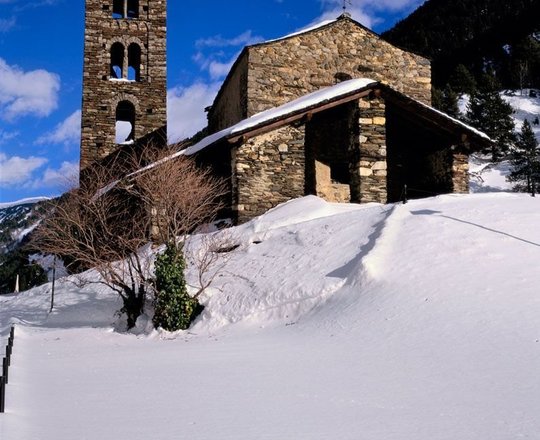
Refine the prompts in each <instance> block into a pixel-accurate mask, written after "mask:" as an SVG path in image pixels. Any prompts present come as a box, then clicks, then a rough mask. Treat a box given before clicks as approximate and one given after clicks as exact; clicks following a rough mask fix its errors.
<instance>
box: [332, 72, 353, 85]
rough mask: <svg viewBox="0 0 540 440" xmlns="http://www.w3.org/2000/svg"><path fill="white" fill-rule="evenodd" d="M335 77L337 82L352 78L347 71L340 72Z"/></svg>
mask: <svg viewBox="0 0 540 440" xmlns="http://www.w3.org/2000/svg"><path fill="white" fill-rule="evenodd" d="M334 79H335V80H336V84H337V83H340V82H343V81H349V80H350V79H352V76H351V75H349V74H348V73H345V72H338V73H336V74H335V75H334Z"/></svg>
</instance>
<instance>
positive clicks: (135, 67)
mask: <svg viewBox="0 0 540 440" xmlns="http://www.w3.org/2000/svg"><path fill="white" fill-rule="evenodd" d="M128 79H129V80H130V81H140V80H141V47H140V46H139V45H138V44H136V43H131V44H130V45H129V47H128Z"/></svg>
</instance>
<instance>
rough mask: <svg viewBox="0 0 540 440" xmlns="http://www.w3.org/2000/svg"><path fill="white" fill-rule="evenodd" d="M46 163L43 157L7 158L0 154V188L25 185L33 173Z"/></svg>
mask: <svg viewBox="0 0 540 440" xmlns="http://www.w3.org/2000/svg"><path fill="white" fill-rule="evenodd" d="M46 163H47V159H45V158H43V157H34V156H31V157H27V158H23V157H19V156H11V157H8V156H7V155H6V154H4V153H1V152H0V187H9V186H14V185H20V184H25V183H27V182H28V181H29V180H30V178H31V176H32V173H33V172H34V171H36V170H37V169H39V168H41V167H42V166H43V165H45V164H46Z"/></svg>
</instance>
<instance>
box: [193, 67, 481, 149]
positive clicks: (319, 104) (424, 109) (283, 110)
mask: <svg viewBox="0 0 540 440" xmlns="http://www.w3.org/2000/svg"><path fill="white" fill-rule="evenodd" d="M376 88H379V89H381V90H382V93H383V94H384V95H385V98H386V99H389V100H391V101H392V102H396V103H397V104H398V105H399V107H400V108H402V109H403V110H405V111H408V112H409V113H411V112H412V113H414V114H416V115H418V117H421V118H423V119H426V120H429V121H431V122H432V123H434V124H436V125H437V126H439V127H445V128H446V130H447V131H460V132H463V133H464V134H467V135H469V136H471V137H472V138H475V139H477V140H478V141H480V142H481V143H489V142H491V139H490V138H489V136H488V135H486V134H485V133H483V132H481V131H480V130H477V129H475V128H474V127H471V126H470V125H468V124H465V123H464V122H462V121H460V120H458V119H455V118H452V117H451V116H449V115H447V114H445V113H443V112H441V111H439V110H437V109H435V108H433V107H430V106H428V105H426V104H423V103H422V102H420V101H418V100H416V99H413V98H410V97H408V96H406V95H404V94H402V93H400V92H397V91H396V90H394V89H392V88H391V87H390V86H387V85H384V84H381V83H379V82H378V81H375V80H372V79H369V78H359V79H351V80H349V81H344V82H341V83H339V84H336V85H334V86H331V87H326V88H324V89H321V90H317V91H316V92H313V93H309V94H308V95H305V96H302V97H301V98H298V99H295V100H294V101H291V102H288V103H286V104H283V105H281V106H279V107H275V108H272V109H270V110H266V111H263V112H261V113H258V114H256V115H253V116H252V117H250V118H248V119H244V120H243V121H240V122H239V123H237V124H235V125H233V126H231V127H228V128H226V129H224V130H221V131H219V132H217V133H214V134H211V135H210V136H207V137H205V138H204V139H202V140H200V141H199V142H197V143H196V144H194V145H192V146H191V147H188V148H186V149H185V150H183V151H182V153H183V154H185V155H188V156H189V155H192V154H195V153H198V152H199V151H201V150H203V149H205V148H207V147H209V146H211V145H214V144H216V143H217V142H219V141H221V140H223V139H227V140H229V141H230V142H231V143H234V142H235V141H237V140H239V139H240V138H242V137H244V138H248V137H252V136H256V135H257V134H260V133H263V132H268V131H271V130H272V129H274V128H277V127H278V126H282V125H286V124H288V123H291V122H293V121H295V120H299V119H301V118H302V117H303V116H305V115H306V114H308V113H318V112H321V111H323V110H326V109H328V108H331V107H335V106H337V105H340V104H344V103H346V102H350V101H353V100H354V99H358V98H360V97H362V96H365V95H367V94H369V93H370V92H371V91H372V90H374V89H376Z"/></svg>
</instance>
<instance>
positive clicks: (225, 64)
mask: <svg viewBox="0 0 540 440" xmlns="http://www.w3.org/2000/svg"><path fill="white" fill-rule="evenodd" d="M261 41H264V39H263V38H262V37H260V36H256V35H253V33H252V31H250V30H247V31H245V32H243V33H241V34H240V35H237V36H235V37H232V38H224V37H223V36H221V35H215V36H213V37H208V38H203V39H200V40H198V41H197V42H196V43H195V46H196V47H197V48H198V52H197V53H196V54H195V55H194V56H193V61H195V62H196V63H197V64H198V65H199V67H200V69H201V70H202V71H207V72H208V74H209V75H210V79H211V80H212V81H216V80H219V79H223V78H224V77H225V76H226V75H227V73H229V70H230V69H231V67H232V65H233V64H234V62H235V61H236V58H238V55H239V54H240V50H238V49H235V54H234V56H232V57H231V50H230V48H239V47H241V48H243V47H244V46H246V45H251V44H255V43H260V42H261ZM208 48H214V49H216V48H219V49H220V50H216V51H214V52H212V53H205V49H208ZM227 48H229V50H228V51H227V50H226V49H227Z"/></svg>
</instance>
